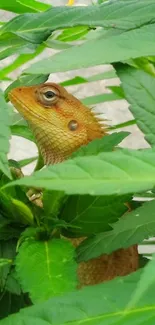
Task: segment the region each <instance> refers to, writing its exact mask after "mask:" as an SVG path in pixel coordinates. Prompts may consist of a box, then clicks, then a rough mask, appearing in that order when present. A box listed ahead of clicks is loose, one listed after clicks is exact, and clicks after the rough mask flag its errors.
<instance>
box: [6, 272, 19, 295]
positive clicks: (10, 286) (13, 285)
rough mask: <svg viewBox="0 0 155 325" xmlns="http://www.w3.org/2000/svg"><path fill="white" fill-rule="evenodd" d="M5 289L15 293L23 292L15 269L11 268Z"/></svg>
mask: <svg viewBox="0 0 155 325" xmlns="http://www.w3.org/2000/svg"><path fill="white" fill-rule="evenodd" d="M5 289H6V290H7V291H9V292H11V293H13V294H15V295H20V294H21V287H20V284H19V282H18V280H17V274H16V272H15V270H14V269H12V270H11V272H10V273H9V275H8V277H7V280H6V285H5Z"/></svg>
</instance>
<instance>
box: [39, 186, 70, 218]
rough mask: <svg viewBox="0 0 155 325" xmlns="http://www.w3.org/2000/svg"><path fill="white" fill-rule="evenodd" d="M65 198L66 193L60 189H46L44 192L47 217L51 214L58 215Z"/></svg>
mask: <svg viewBox="0 0 155 325" xmlns="http://www.w3.org/2000/svg"><path fill="white" fill-rule="evenodd" d="M64 200H65V195H64V193H63V192H59V191H52V192H51V191H44V193H43V207H44V211H45V214H46V217H47V216H49V215H51V216H53V217H57V215H58V213H59V212H60V209H61V207H62V204H63V202H64Z"/></svg>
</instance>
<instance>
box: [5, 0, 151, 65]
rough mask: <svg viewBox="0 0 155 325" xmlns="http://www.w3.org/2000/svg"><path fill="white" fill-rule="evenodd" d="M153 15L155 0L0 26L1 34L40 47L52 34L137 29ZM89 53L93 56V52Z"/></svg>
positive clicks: (69, 10)
mask: <svg viewBox="0 0 155 325" xmlns="http://www.w3.org/2000/svg"><path fill="white" fill-rule="evenodd" d="M154 11H155V3H154V0H147V2H146V1H145V0H139V1H135V0H130V1H129V2H128V1H106V2H105V3H103V4H102V5H100V6H97V5H96V6H87V7H67V6H66V7H53V8H51V9H49V10H47V11H45V12H43V13H36V14H26V15H20V16H17V17H15V18H14V19H12V20H11V21H10V22H8V23H6V24H5V25H4V26H2V28H1V34H4V33H7V32H10V30H11V32H12V33H14V34H16V35H19V36H20V37H22V38H24V39H27V40H29V41H30V42H33V43H37V44H39V43H41V42H42V41H45V40H46V39H47V37H48V36H49V35H50V34H51V32H52V31H54V30H57V29H63V28H67V27H75V26H90V27H93V28H94V27H95V26H102V27H105V28H112V29H113V28H114V27H115V28H116V29H122V30H130V29H134V28H138V27H139V26H141V25H145V24H147V23H150V21H151V22H153V20H154ZM58 18H59V19H58ZM135 44H136V42H135ZM129 49H130V46H129V47H128V50H129ZM94 50H95V49H94ZM96 50H97V49H96ZM105 50H106V49H105ZM123 50H124V49H123ZM110 52H111V51H110ZM89 53H91V56H93V53H92V52H89ZM102 54H103V53H102ZM96 55H97V52H96ZM152 55H154V54H152ZM78 59H79V57H78ZM87 59H88V56H87Z"/></svg>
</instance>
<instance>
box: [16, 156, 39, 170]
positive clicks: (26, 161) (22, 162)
mask: <svg viewBox="0 0 155 325" xmlns="http://www.w3.org/2000/svg"><path fill="white" fill-rule="evenodd" d="M37 158H38V157H37V156H36V157H32V158H26V159H22V160H19V161H18V163H19V166H20V168H22V167H24V166H27V165H29V164H31V163H32V162H34V161H36V160H37Z"/></svg>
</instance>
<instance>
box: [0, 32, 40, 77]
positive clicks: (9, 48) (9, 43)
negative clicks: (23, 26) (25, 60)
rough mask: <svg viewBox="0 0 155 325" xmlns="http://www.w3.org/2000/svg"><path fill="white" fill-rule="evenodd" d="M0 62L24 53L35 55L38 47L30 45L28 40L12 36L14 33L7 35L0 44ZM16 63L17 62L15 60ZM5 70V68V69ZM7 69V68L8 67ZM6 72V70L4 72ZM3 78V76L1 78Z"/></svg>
mask: <svg viewBox="0 0 155 325" xmlns="http://www.w3.org/2000/svg"><path fill="white" fill-rule="evenodd" d="M1 47H2V49H1V50H0V60H3V59H5V58H7V57H8V56H10V55H13V54H22V53H25V55H26V53H33V52H34V51H35V49H36V47H37V45H36V44H30V43H28V42H27V41H26V40H24V39H22V38H20V37H18V36H16V35H12V33H11V32H10V33H7V36H6V37H4V39H3V36H1V43H0V48H1ZM15 62H16V60H15ZM17 62H18V61H17ZM4 69H5V68H4ZM6 69H7V67H6ZM4 71H5V70H4ZM1 77H3V75H2V76H1Z"/></svg>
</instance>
